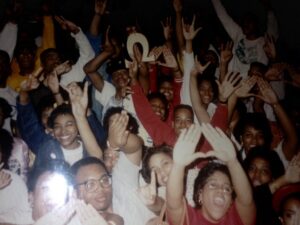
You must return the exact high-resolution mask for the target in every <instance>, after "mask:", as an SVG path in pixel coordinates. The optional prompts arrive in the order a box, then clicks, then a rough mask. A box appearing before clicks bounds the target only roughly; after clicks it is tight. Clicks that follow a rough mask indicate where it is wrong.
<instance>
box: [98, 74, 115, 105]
mask: <svg viewBox="0 0 300 225" xmlns="http://www.w3.org/2000/svg"><path fill="white" fill-rule="evenodd" d="M115 93H116V89H115V87H114V86H113V85H112V84H111V83H109V82H107V81H106V80H104V84H103V88H102V91H101V92H100V91H98V90H97V89H95V98H96V100H97V101H98V102H99V103H100V104H101V105H103V106H106V105H107V104H108V102H109V101H110V99H111V97H112V96H114V95H115Z"/></svg>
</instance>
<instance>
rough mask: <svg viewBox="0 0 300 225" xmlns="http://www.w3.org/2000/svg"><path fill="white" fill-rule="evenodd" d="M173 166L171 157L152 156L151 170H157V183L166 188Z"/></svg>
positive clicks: (158, 154) (163, 154)
mask: <svg viewBox="0 0 300 225" xmlns="http://www.w3.org/2000/svg"><path fill="white" fill-rule="evenodd" d="M172 165H173V159H172V158H171V156H169V155H167V154H165V153H157V154H154V155H152V156H151V158H150V160H149V168H150V169H151V171H152V170H155V172H156V176H157V183H158V184H159V185H160V186H166V185H167V181H168V177H169V174H170V171H171V168H172Z"/></svg>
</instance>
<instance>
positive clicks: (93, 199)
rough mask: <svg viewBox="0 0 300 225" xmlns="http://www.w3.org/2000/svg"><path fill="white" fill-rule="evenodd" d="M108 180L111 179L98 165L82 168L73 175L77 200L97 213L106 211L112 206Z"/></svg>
mask: <svg viewBox="0 0 300 225" xmlns="http://www.w3.org/2000/svg"><path fill="white" fill-rule="evenodd" d="M109 179H111V178H110V177H109V176H108V174H107V173H106V171H105V169H104V168H103V167H102V166H101V165H99V164H90V165H86V166H82V167H81V168H80V169H79V170H78V172H77V174H76V175H75V180H76V183H77V196H78V198H79V199H83V200H84V201H85V202H86V203H87V204H91V205H92V206H93V207H94V208H95V209H96V210H97V211H98V212H103V211H106V210H108V209H109V208H110V207H111V204H112V188H111V183H108V182H109ZM78 184H79V185H78Z"/></svg>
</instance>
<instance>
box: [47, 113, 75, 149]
mask: <svg viewBox="0 0 300 225" xmlns="http://www.w3.org/2000/svg"><path fill="white" fill-rule="evenodd" d="M53 135H54V137H55V139H56V140H57V141H58V142H59V143H60V144H61V146H62V147H63V148H65V149H75V148H76V147H78V146H79V143H78V140H77V135H78V129H77V125H76V121H75V118H74V117H73V116H72V115H70V114H61V115H59V116H57V117H56V119H55V120H54V126H53Z"/></svg>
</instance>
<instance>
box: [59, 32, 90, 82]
mask: <svg viewBox="0 0 300 225" xmlns="http://www.w3.org/2000/svg"><path fill="white" fill-rule="evenodd" d="M71 35H72V37H74V38H75V41H76V43H77V45H78V48H79V59H78V60H77V62H76V64H75V65H73V66H72V69H71V71H69V72H68V73H65V74H64V75H62V76H61V80H60V84H62V85H64V86H67V85H68V84H69V83H71V82H73V81H76V82H81V81H83V80H84V78H85V72H84V70H83V67H84V65H85V64H86V63H87V62H88V61H90V60H91V59H92V58H94V57H95V52H94V50H93V49H92V47H91V45H90V43H89V41H88V39H87V37H86V36H85V34H84V33H83V32H82V30H81V29H80V31H79V32H78V33H77V34H71Z"/></svg>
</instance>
